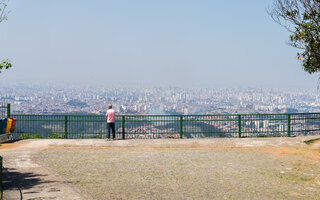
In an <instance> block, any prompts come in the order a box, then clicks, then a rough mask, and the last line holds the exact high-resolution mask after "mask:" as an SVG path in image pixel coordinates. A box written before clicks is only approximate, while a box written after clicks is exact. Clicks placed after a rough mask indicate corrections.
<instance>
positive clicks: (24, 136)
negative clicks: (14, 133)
mask: <svg viewBox="0 0 320 200" xmlns="http://www.w3.org/2000/svg"><path fill="white" fill-rule="evenodd" d="M19 138H20V139H22V140H24V139H42V138H43V136H42V135H40V134H35V135H28V134H22V135H20V136H19Z"/></svg>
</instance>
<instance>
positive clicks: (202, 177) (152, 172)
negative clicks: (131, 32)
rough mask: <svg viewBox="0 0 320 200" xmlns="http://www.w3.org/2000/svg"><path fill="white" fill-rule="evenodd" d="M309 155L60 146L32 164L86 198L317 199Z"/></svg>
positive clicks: (317, 176) (317, 175) (318, 176)
mask: <svg viewBox="0 0 320 200" xmlns="http://www.w3.org/2000/svg"><path fill="white" fill-rule="evenodd" d="M310 151H311V150H310ZM309 154H310V152H309V150H307V149H304V150H301V151H299V150H294V151H293V150H286V151H285V150H284V149H279V148H271V147H270V148H259V149H256V148H196V147H194V148H193V147H190V148H151V147H150V148H143V147H139V148H138V147H107V148H102V147H95V148H94V147H92V148H73V147H60V148H51V149H46V150H44V151H42V152H41V153H40V154H39V155H38V156H37V157H36V159H37V162H38V163H41V164H42V165H46V166H48V167H49V168H51V169H52V170H54V171H56V172H57V173H58V174H60V175H62V176H63V177H65V178H66V179H68V180H70V181H72V182H73V183H74V184H75V185H76V186H77V187H79V188H80V189H81V190H82V191H83V192H85V193H86V194H87V195H89V196H91V197H92V199H317V198H319V196H320V167H319V158H317V157H312V159H311V157H308V156H306V155H309ZM311 155H313V154H312V153H311Z"/></svg>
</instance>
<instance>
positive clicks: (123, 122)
mask: <svg viewBox="0 0 320 200" xmlns="http://www.w3.org/2000/svg"><path fill="white" fill-rule="evenodd" d="M122 139H123V140H124V139H126V131H125V116H122Z"/></svg>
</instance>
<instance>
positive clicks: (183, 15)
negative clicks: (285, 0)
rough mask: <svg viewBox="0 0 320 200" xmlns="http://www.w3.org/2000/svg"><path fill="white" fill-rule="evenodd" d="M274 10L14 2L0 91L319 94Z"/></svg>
mask: <svg viewBox="0 0 320 200" xmlns="http://www.w3.org/2000/svg"><path fill="white" fill-rule="evenodd" d="M272 2H273V1H271V0H267V1H256V0H244V1H228V2H226V1H216V0H214V1H209V0H201V1H186V0H175V1H169V0H163V1H147V0H137V1H128V0H127V1H124V0H120V1H75V0H70V1H62V0H56V1H40V0H29V1H18V0H11V1H9V3H8V7H7V9H8V10H10V13H9V16H8V21H4V22H3V23H1V25H0V44H1V47H0V55H1V56H2V57H4V58H9V59H10V60H11V61H12V64H13V68H12V69H10V70H6V71H4V73H2V74H1V76H0V78H1V82H2V83H1V84H6V85H10V84H11V83H13V82H15V83H19V82H21V83H32V82H39V83H50V82H53V83H59V82H61V83H64V84H68V85H69V84H73V85H78V84H81V85H97V84H98V85H104V86H105V87H113V86H119V85H124V86H142V87H145V86H146V87H147V86H161V87H167V86H175V87H184V88H188V87H201V88H230V87H244V88H246V87H255V88H291V89H294V88H299V89H301V88H304V89H312V90H314V89H315V88H316V87H317V79H318V75H317V74H315V75H309V74H308V73H306V72H304V71H303V69H302V67H301V63H299V61H298V60H297V58H296V53H297V50H296V49H294V48H292V47H289V46H287V44H286V42H287V41H288V38H289V33H288V32H287V31H286V30H284V29H283V28H282V27H281V26H279V25H278V24H276V23H275V22H274V21H273V20H272V19H271V17H270V16H269V15H268V13H267V9H268V8H270V7H271V6H272Z"/></svg>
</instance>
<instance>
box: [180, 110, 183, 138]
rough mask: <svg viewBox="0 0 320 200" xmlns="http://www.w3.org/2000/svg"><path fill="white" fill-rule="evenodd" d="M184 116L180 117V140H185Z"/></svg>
mask: <svg viewBox="0 0 320 200" xmlns="http://www.w3.org/2000/svg"><path fill="white" fill-rule="evenodd" d="M182 124H183V116H182V115H180V139H182V138H183V127H182V126H183V125H182Z"/></svg>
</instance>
